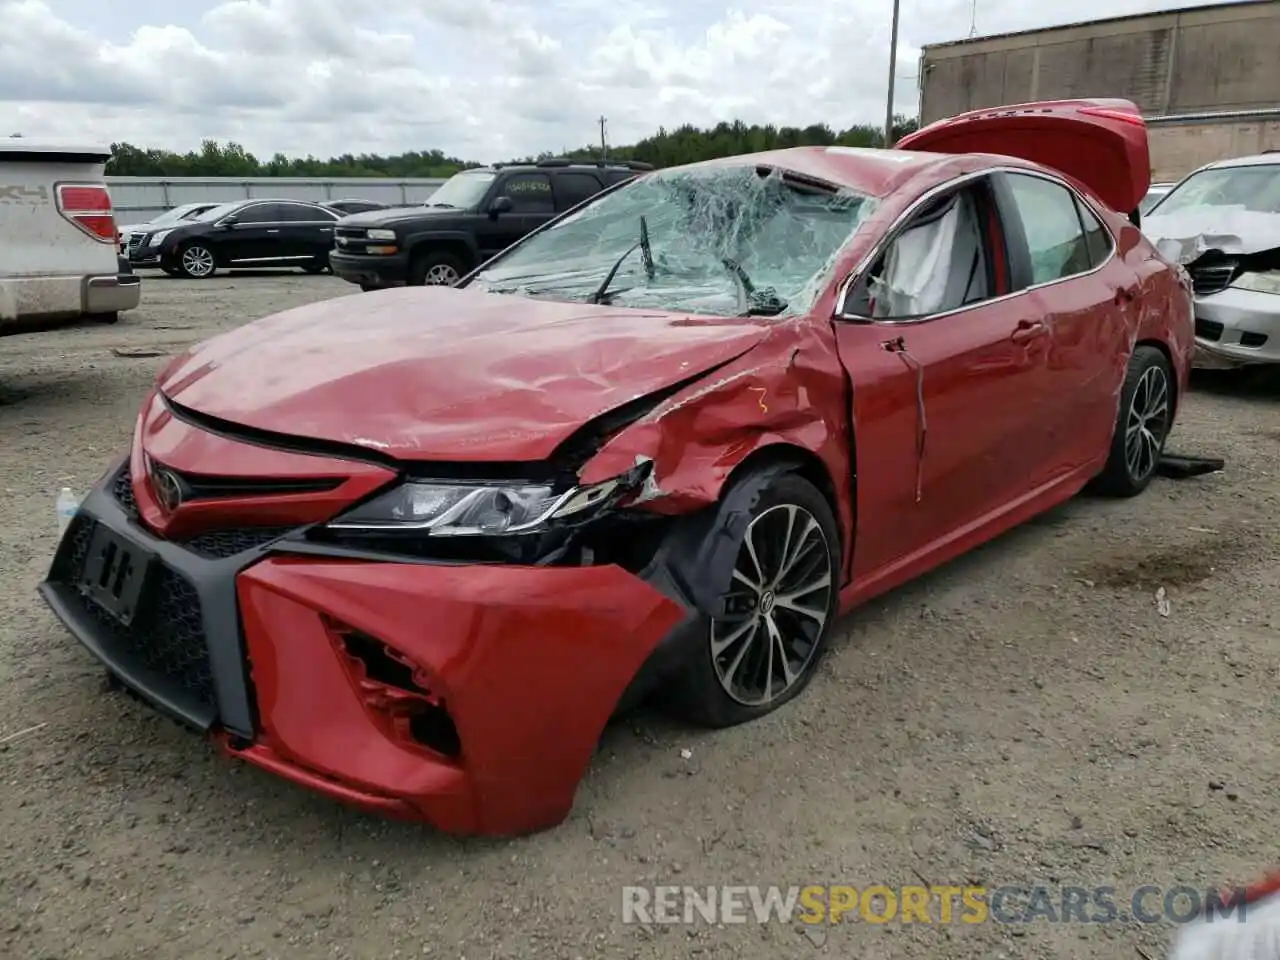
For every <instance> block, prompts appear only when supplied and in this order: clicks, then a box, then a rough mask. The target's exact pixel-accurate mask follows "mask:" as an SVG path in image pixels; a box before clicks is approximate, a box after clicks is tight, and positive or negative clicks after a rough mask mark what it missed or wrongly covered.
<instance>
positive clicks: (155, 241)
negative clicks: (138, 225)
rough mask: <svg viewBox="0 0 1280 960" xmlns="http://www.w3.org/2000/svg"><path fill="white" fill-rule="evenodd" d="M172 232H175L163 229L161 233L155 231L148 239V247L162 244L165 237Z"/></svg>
mask: <svg viewBox="0 0 1280 960" xmlns="http://www.w3.org/2000/svg"><path fill="white" fill-rule="evenodd" d="M171 233H173V231H172V230H161V231H160V232H159V233H153V234H152V235H151V239H150V240H148V241H147V246H148V247H158V246H160V243H161V241H163V240H164V238H165V237H167V236H168V235H169V234H171Z"/></svg>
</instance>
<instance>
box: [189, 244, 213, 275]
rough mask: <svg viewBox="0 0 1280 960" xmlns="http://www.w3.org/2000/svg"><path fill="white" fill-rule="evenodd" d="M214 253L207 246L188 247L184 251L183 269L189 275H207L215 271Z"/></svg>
mask: <svg viewBox="0 0 1280 960" xmlns="http://www.w3.org/2000/svg"><path fill="white" fill-rule="evenodd" d="M213 267H214V262H213V253H212V252H211V251H210V250H209V249H208V248H207V247H199V246H197V247H187V249H185V250H183V251H182V269H183V270H185V271H186V272H187V274H188V276H192V277H196V278H197V279H199V278H201V277H207V276H209V274H211V273H213Z"/></svg>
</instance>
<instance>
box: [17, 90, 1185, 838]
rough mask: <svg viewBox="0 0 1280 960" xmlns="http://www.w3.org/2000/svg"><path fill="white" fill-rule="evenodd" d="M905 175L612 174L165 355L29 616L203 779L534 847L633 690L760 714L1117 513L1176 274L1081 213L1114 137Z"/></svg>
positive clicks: (960, 122) (1109, 204)
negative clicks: (851, 647) (930, 611)
mask: <svg viewBox="0 0 1280 960" xmlns="http://www.w3.org/2000/svg"><path fill="white" fill-rule="evenodd" d="M900 146H901V147H902V148H903V149H902V150H893V151H882V150H866V149H849V148H842V147H803V148H795V149H786V150H777V151H773V152H769V153H760V154H754V155H751V156H741V157H732V158H727V159H722V160H716V161H711V162H709V163H702V164H695V165H693V166H689V167H680V168H673V169H666V170H661V171H657V172H652V173H648V174H646V175H645V176H643V177H639V178H636V179H634V180H633V181H631V182H628V183H623V184H620V185H617V186H615V187H613V188H611V189H608V190H605V191H602V192H600V193H598V194H597V195H596V196H595V197H594V198H593V199H591V200H590V201H589V202H587V203H586V204H584V205H582V206H579V207H577V208H575V210H574V211H573V212H571V213H569V214H568V215H566V216H562V217H560V218H557V219H555V220H554V221H552V222H551V223H549V224H547V225H544V226H543V227H542V228H541V229H537V230H534V231H533V232H532V233H530V234H529V235H527V236H526V237H525V238H524V239H523V240H522V241H520V242H518V243H516V244H514V245H513V246H511V247H510V248H509V249H508V250H507V251H506V252H505V253H502V254H500V255H498V256H497V257H495V258H494V259H492V260H491V261H490V262H489V263H488V264H487V265H486V266H484V267H483V268H482V269H481V270H479V271H477V272H476V273H474V274H472V275H470V276H469V277H467V278H465V279H463V280H462V282H461V283H460V284H459V285H458V287H456V288H449V287H435V288H432V289H399V290H385V291H379V292H377V293H372V294H369V295H367V296H364V297H360V298H354V299H353V298H339V299H336V300H329V301H327V302H323V303H316V304H311V305H308V306H303V307H298V308H295V309H291V310H289V311H287V312H285V313H282V314H279V315H277V316H274V317H269V318H266V319H263V320H259V321H257V322H254V323H249V324H246V325H244V326H242V327H239V328H238V329H235V330H232V331H230V332H228V333H225V334H222V335H221V336H219V337H217V338H215V339H213V340H211V341H209V342H207V343H205V344H202V345H199V346H197V347H195V348H193V349H192V350H191V351H190V352H188V353H187V354H185V355H183V356H180V357H177V358H175V359H174V360H173V361H172V362H171V363H169V364H168V365H167V366H166V367H165V368H164V369H163V370H162V371H160V373H159V376H158V378H157V381H156V384H155V387H154V389H153V390H152V391H151V392H150V394H149V395H148V397H147V398H146V399H145V401H144V403H143V405H142V410H141V412H140V414H139V420H138V424H137V427H136V429H135V431H134V433H133V440H132V446H131V449H130V450H129V451H128V453H127V454H126V455H125V456H123V457H122V458H121V459H120V460H119V461H117V463H116V464H115V465H113V466H111V467H109V469H108V470H107V473H106V474H105V475H104V478H103V479H102V480H101V481H100V482H99V483H98V484H97V485H96V486H95V487H94V488H93V490H92V492H90V494H89V495H88V497H87V498H86V499H85V501H84V502H83V504H82V506H81V509H80V512H79V513H78V514H77V516H76V517H75V520H74V522H73V523H72V525H71V526H70V527H69V528H68V530H67V532H66V534H65V535H64V537H63V538H62V541H61V543H60V545H59V547H58V550H57V554H56V557H55V559H54V562H53V565H52V568H51V570H50V572H49V575H48V578H47V580H46V581H45V583H44V584H43V586H42V587H41V591H42V593H43V595H44V597H45V598H46V599H47V600H48V602H49V603H50V605H51V606H52V608H53V609H54V611H55V612H56V613H57V615H58V616H59V617H60V618H61V619H62V621H63V622H64V623H65V624H66V625H67V626H68V627H69V628H70V630H71V632H72V633H73V634H75V636H77V637H78V638H79V639H80V640H81V642H83V643H84V644H85V645H86V646H87V647H88V648H89V649H90V650H91V651H92V652H93V653H94V654H95V655H96V656H98V657H99V658H101V659H102V660H103V661H105V663H106V664H107V666H108V669H109V670H110V672H111V674H112V675H113V676H115V677H116V678H117V679H118V681H119V682H120V683H122V684H123V685H125V686H126V687H128V688H130V689H132V690H134V691H135V692H136V693H137V694H138V695H140V696H141V697H142V698H143V699H144V700H146V701H148V702H150V703H152V704H154V705H156V706H158V707H160V708H162V709H165V710H167V711H169V712H170V713H172V714H173V715H175V716H176V717H178V718H179V719H181V720H184V721H185V722H187V723H188V724H190V725H191V726H192V727H194V728H196V729H197V730H201V731H213V732H214V735H215V736H216V737H217V739H218V742H219V743H221V744H222V746H223V747H224V748H225V749H226V750H227V751H228V752H229V753H230V754H231V755H233V756H235V757H239V758H242V759H244V760H247V761H249V762H251V763H254V764H257V765H259V766H261V767H264V768H266V769H268V770H270V771H273V772H274V773H276V774H279V775H281V776H283V777H286V778H288V779H290V780H292V781H294V782H296V783H299V784H303V785H305V786H307V787H310V788H312V789H314V790H318V791H321V792H323V793H325V794H328V795H329V796H331V797H335V798H338V799H341V800H344V801H347V802H350V803H353V804H356V805H358V806H361V807H364V808H366V809H368V810H373V811H378V812H381V813H384V814H393V815H397V816H404V817H411V818H419V819H425V820H428V821H430V822H433V823H435V824H436V825H437V826H438V827H440V828H442V829H445V830H449V831H462V832H483V833H518V832H525V831H530V830H535V829H539V828H544V827H547V826H550V825H552V824H555V823H557V822H559V821H560V820H562V819H563V818H564V817H565V816H566V815H567V813H568V812H569V810H570V807H571V806H572V803H573V798H574V792H575V789H576V787H577V784H578V782H579V780H580V778H581V777H582V775H583V773H584V770H585V769H586V766H587V764H588V762H589V761H590V759H591V756H592V753H593V750H594V749H595V746H596V743H597V740H598V738H599V736H600V733H601V730H602V728H603V726H604V724H605V722H606V721H607V720H608V718H609V717H610V716H611V715H612V714H615V713H616V712H618V711H620V710H623V709H626V707H627V706H628V705H629V704H631V703H634V702H636V701H638V700H639V699H641V698H643V697H644V696H645V695H646V694H647V693H649V692H652V691H655V690H657V691H660V692H662V693H663V694H664V699H666V701H667V702H669V703H670V704H672V705H673V706H674V707H676V708H677V709H679V710H680V711H681V712H682V713H683V714H684V715H685V716H687V717H689V718H690V719H693V720H695V721H697V722H700V723H703V724H706V725H709V726H713V727H723V726H729V725H732V724H737V723H741V722H743V721H748V720H751V719H753V718H756V717H760V716H762V715H764V714H767V713H769V712H770V711H772V710H774V709H775V708H777V707H779V706H781V705H782V704H785V703H787V702H788V701H789V700H791V699H792V698H793V697H794V696H796V695H797V694H798V693H799V692H800V691H801V690H802V689H804V687H805V685H806V684H807V683H809V681H810V680H811V679H812V677H813V676H814V671H815V667H816V665H817V663H818V662H819V658H820V656H821V654H822V651H823V649H824V647H825V645H826V642H827V639H828V637H829V636H830V634H831V632H832V625H833V623H834V622H835V620H836V617H837V615H838V614H839V613H840V612H842V611H845V610H848V609H850V608H851V607H853V606H855V605H857V604H859V603H861V602H863V601H866V600H867V599H869V598H871V597H874V596H876V595H877V594H881V593H883V592H884V591H886V590H889V589H891V588H893V587H895V586H897V585H898V584H901V583H904V582H905V581H907V580H909V579H911V578H912V577H915V576H917V575H919V574H921V573H923V572H925V571H926V570H929V569H931V568H933V567H935V566H937V565H938V564H940V563H943V562H944V561H946V560H948V559H950V558H952V557H955V556H956V555H957V554H960V553H962V552H963V551H965V550H968V549H970V548H972V547H975V546H977V545H978V544H980V543H982V542H984V541H986V540H989V539H991V538H992V537H995V536H996V535H998V534H1000V533H1001V532H1003V531H1005V530H1008V529H1009V528H1011V527H1013V526H1015V525H1016V524H1018V523H1020V522H1022V521H1024V520H1026V519H1028V518H1029V517H1031V516H1033V515H1035V514H1037V513H1039V512H1041V511H1044V510H1047V509H1049V508H1050V507H1052V506H1054V505H1056V504H1059V503H1061V502H1063V501H1064V500H1067V499H1068V498H1070V497H1072V496H1073V495H1075V494H1076V493H1077V492H1078V491H1080V490H1081V489H1082V488H1083V487H1084V486H1085V485H1086V484H1090V483H1092V484H1094V485H1095V486H1096V487H1097V489H1098V490H1100V491H1102V492H1105V493H1109V494H1113V495H1117V496H1123V497H1127V496H1133V495H1136V494H1139V493H1141V492H1142V491H1143V490H1144V489H1146V488H1147V486H1148V484H1149V483H1150V482H1151V479H1152V477H1153V476H1154V474H1155V472H1156V470H1157V464H1158V462H1159V459H1160V457H1161V454H1162V451H1163V447H1164V443H1165V438H1166V437H1167V436H1168V434H1169V431H1170V429H1171V427H1172V426H1173V423H1174V417H1175V415H1176V414H1177V412H1178V410H1179V406H1180V403H1181V400H1182V397H1183V394H1184V391H1185V389H1186V384H1187V373H1188V366H1189V363H1190V359H1191V353H1192V349H1193V338H1192V316H1191V292H1190V287H1189V281H1188V280H1187V277H1186V274H1185V272H1184V271H1182V270H1180V269H1178V268H1177V267H1175V266H1173V265H1171V264H1169V263H1168V262H1166V261H1165V260H1163V259H1161V258H1160V257H1158V256H1157V255H1156V254H1155V251H1154V250H1153V249H1152V247H1151V245H1150V244H1149V243H1147V241H1146V240H1145V239H1144V238H1143V237H1142V235H1141V233H1140V232H1139V230H1138V229H1137V228H1136V227H1134V226H1133V225H1132V224H1131V223H1129V221H1128V220H1127V218H1126V215H1125V213H1122V212H1117V211H1127V212H1128V211H1132V210H1134V209H1135V208H1136V207H1137V205H1138V203H1139V201H1140V200H1141V199H1142V196H1143V194H1144V193H1145V192H1146V189H1147V186H1148V184H1147V182H1146V180H1147V171H1148V169H1149V162H1150V161H1149V157H1148V148H1147V138H1146V128H1145V126H1144V125H1143V124H1142V121H1141V117H1140V115H1139V114H1138V112H1137V108H1136V107H1134V106H1133V105H1132V104H1130V103H1127V102H1123V101H1099V102H1091V101H1070V102H1065V103H1046V104H1032V105H1026V106H1025V107H1023V108H1021V109H1018V110H1010V109H1008V108H1005V109H1002V110H1001V111H1000V112H999V113H998V114H994V115H993V114H991V113H990V112H982V113H976V114H968V115H964V116H961V117H959V118H955V119H953V120H951V121H949V122H947V123H944V124H941V125H936V126H931V127H927V128H925V129H923V130H921V131H919V132H916V133H914V134H912V135H911V136H910V137H907V138H906V139H905V140H904V141H902V143H901V144H900ZM906 151H916V152H906ZM1098 156H1107V157H1121V158H1124V159H1125V160H1126V161H1127V162H1124V163H1116V162H1114V161H1113V162H1111V163H1108V164H1099V163H1097V162H1096V158H1097V157H1098ZM1019 158H1021V159H1019ZM499 173H500V172H499V171H490V174H492V175H493V177H494V178H495V179H496V178H497V176H498V175H499ZM472 176H483V175H472ZM462 184H464V185H465V187H466V190H469V191H470V193H469V194H468V193H466V192H464V187H463V186H455V187H454V188H453V190H452V191H451V193H450V194H448V195H449V196H452V197H454V198H455V199H459V200H461V199H462V198H463V197H464V196H469V197H470V201H469V202H468V203H467V206H468V207H469V208H473V209H475V208H479V209H484V207H483V206H480V204H482V203H483V202H484V201H485V200H486V199H487V198H488V197H490V196H491V195H492V191H493V183H492V181H491V180H488V179H477V180H474V181H472V180H465V181H462ZM506 195H508V196H509V195H510V194H509V193H508V194H506ZM962 655H963V650H959V649H958V650H957V651H956V656H962Z"/></svg>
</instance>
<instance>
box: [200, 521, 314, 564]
mask: <svg viewBox="0 0 1280 960" xmlns="http://www.w3.org/2000/svg"><path fill="white" fill-rule="evenodd" d="M292 529H293V528H292V527H237V528H234V529H231V530H214V531H213V532H212V533H202V534H200V536H198V537H193V538H192V539H190V540H183V541H181V545H182V546H184V547H186V548H187V549H188V550H194V551H195V552H196V553H198V554H200V555H201V556H205V557H210V558H212V559H221V558H223V557H234V556H235V555H236V554H237V553H244V552H245V551H246V550H253V549H255V548H257V547H263V546H266V545H267V544H268V543H270V542H271V541H273V540H279V539H280V538H281V537H283V536H284V535H285V534H286V533H288V532H289V531H290V530H292Z"/></svg>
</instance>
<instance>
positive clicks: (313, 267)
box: [302, 263, 329, 276]
mask: <svg viewBox="0 0 1280 960" xmlns="http://www.w3.org/2000/svg"><path fill="white" fill-rule="evenodd" d="M328 269H329V265H328V264H327V263H308V264H307V265H306V266H305V267H303V268H302V272H303V273H309V274H311V275H312V276H315V275H316V274H318V273H324V272H325V271H326V270H328Z"/></svg>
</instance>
